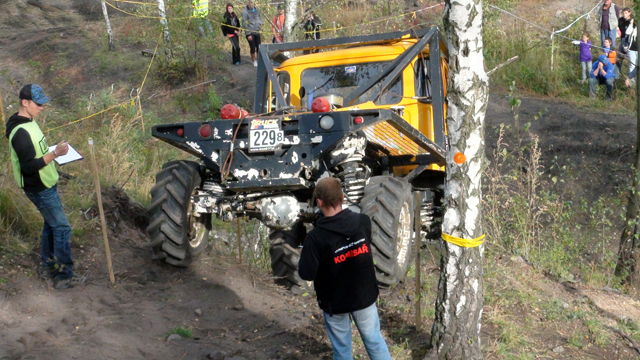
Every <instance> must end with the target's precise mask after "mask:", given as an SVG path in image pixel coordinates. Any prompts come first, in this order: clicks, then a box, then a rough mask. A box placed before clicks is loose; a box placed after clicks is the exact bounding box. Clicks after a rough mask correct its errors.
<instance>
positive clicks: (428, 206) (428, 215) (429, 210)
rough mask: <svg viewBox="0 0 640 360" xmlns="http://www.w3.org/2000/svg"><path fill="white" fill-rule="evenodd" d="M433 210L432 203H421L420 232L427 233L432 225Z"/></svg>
mask: <svg viewBox="0 0 640 360" xmlns="http://www.w3.org/2000/svg"><path fill="white" fill-rule="evenodd" d="M434 213H435V208H434V205H433V202H432V201H430V202H426V203H422V205H421V206H420V221H421V223H422V230H424V231H429V229H430V228H431V225H433V214H434Z"/></svg>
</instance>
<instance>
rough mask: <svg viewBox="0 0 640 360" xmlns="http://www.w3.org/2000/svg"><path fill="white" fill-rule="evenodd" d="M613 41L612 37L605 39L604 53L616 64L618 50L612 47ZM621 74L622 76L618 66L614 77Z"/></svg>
mask: <svg viewBox="0 0 640 360" xmlns="http://www.w3.org/2000/svg"><path fill="white" fill-rule="evenodd" d="M612 43H613V42H612V41H611V38H606V39H604V54H605V55H606V56H607V58H608V59H609V61H610V62H611V63H612V64H615V63H616V57H617V56H618V52H617V51H615V50H613V49H612V48H611V44H612ZM619 76H620V71H618V68H616V69H615V70H614V77H615V78H616V79H617V78H618V77H619Z"/></svg>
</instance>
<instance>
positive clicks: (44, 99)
mask: <svg viewBox="0 0 640 360" xmlns="http://www.w3.org/2000/svg"><path fill="white" fill-rule="evenodd" d="M20 100H31V101H33V102H35V103H36V104H39V105H44V104H46V103H48V102H49V100H51V99H49V97H48V96H47V95H45V94H44V90H42V87H41V86H40V85H36V84H27V85H25V86H23V87H22V90H20Z"/></svg>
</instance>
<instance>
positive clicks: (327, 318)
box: [324, 303, 391, 360]
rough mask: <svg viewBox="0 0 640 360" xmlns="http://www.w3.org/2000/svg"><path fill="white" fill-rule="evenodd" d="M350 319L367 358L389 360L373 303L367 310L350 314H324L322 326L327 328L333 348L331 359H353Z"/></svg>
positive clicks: (376, 310) (389, 356)
mask: <svg viewBox="0 0 640 360" xmlns="http://www.w3.org/2000/svg"><path fill="white" fill-rule="evenodd" d="M351 319H353V322H354V323H355V324H356V327H357V328H358V331H360V337H361V338H362V342H363V343H364V347H365V348H366V349H367V354H369V358H370V359H371V360H391V355H390V354H389V349H388V348H387V344H386V343H385V342H384V338H383V337H382V333H381V332H380V318H378V308H377V307H376V304H375V303H373V305H371V306H369V307H368V308H365V309H362V310H358V311H354V312H352V313H346V314H334V315H333V316H331V315H329V314H327V313H326V312H325V313H324V324H325V325H326V326H327V333H328V334H329V340H331V346H332V347H333V359H334V360H343V359H344V360H352V359H353V353H352V349H351Z"/></svg>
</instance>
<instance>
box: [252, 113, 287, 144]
mask: <svg viewBox="0 0 640 360" xmlns="http://www.w3.org/2000/svg"><path fill="white" fill-rule="evenodd" d="M283 141H284V131H282V130H280V122H279V120H278V119H253V120H251V127H250V128H249V152H260V151H273V150H275V149H277V148H280V145H281V144H282V142H283Z"/></svg>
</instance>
